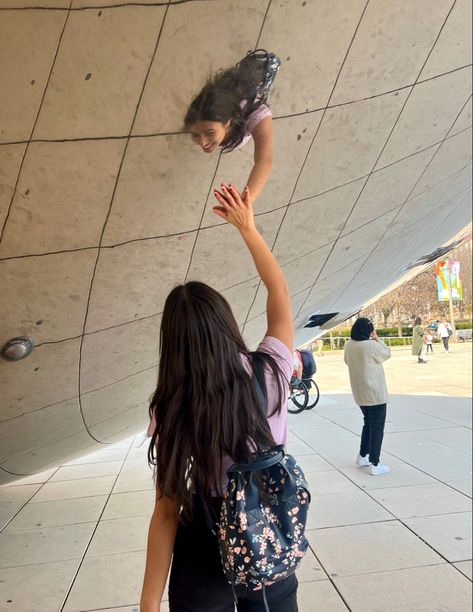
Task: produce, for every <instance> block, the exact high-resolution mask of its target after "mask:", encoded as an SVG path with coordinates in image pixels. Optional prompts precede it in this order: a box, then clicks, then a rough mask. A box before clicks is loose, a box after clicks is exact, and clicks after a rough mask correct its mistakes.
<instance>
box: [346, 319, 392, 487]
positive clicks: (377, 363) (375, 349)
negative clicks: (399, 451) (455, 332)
mask: <svg viewBox="0 0 473 612" xmlns="http://www.w3.org/2000/svg"><path fill="white" fill-rule="evenodd" d="M390 357H391V349H390V348H389V347H387V346H386V345H385V344H384V342H383V340H381V338H379V337H378V335H377V333H376V330H375V329H374V326H373V323H371V321H370V320H369V319H366V318H364V317H360V318H359V319H357V320H356V321H355V323H354V325H353V327H352V329H351V340H349V341H348V342H347V343H346V345H345V355H344V359H345V363H346V364H347V366H348V372H349V375H350V384H351V389H352V393H353V397H354V399H355V402H356V403H357V405H358V406H359V407H360V409H361V411H362V413H363V418H364V425H363V431H362V433H361V445H360V453H359V455H358V456H357V458H356V465H357V466H359V467H369V468H370V473H371V475H372V476H380V475H381V474H387V473H388V472H389V471H390V469H389V467H388V466H387V465H384V464H383V463H381V461H380V460H379V456H380V454H381V445H382V443H383V436H384V424H385V422H386V406H387V403H388V390H387V387H386V378H385V376H384V368H383V362H384V361H386V360H387V359H389V358H390Z"/></svg>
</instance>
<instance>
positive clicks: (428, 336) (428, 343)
mask: <svg viewBox="0 0 473 612" xmlns="http://www.w3.org/2000/svg"><path fill="white" fill-rule="evenodd" d="M424 338H425V346H426V349H427V350H426V351H425V352H426V354H427V355H428V354H429V353H433V352H434V349H433V347H432V342H433V341H434V337H433V336H432V334H431V333H430V329H428V330H427V333H426V334H425V336H424Z"/></svg>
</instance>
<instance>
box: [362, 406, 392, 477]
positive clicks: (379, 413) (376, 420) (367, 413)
mask: <svg viewBox="0 0 473 612" xmlns="http://www.w3.org/2000/svg"><path fill="white" fill-rule="evenodd" d="M360 409H361V412H362V413H363V418H364V421H365V424H364V425H363V431H362V432H361V446H360V455H361V456H362V457H365V456H366V455H369V456H370V462H371V463H372V464H373V465H378V463H379V455H380V453H381V444H382V443H383V436H384V424H385V422H386V404H378V405H377V406H360Z"/></svg>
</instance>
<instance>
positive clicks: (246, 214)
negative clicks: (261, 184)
mask: <svg viewBox="0 0 473 612" xmlns="http://www.w3.org/2000/svg"><path fill="white" fill-rule="evenodd" d="M221 189H222V190H221V191H218V190H217V189H215V190H214V196H215V197H216V199H217V201H218V203H219V206H214V207H213V208H212V210H213V211H214V213H215V214H216V215H218V216H219V217H221V218H222V219H225V221H228V222H229V223H231V224H232V225H234V226H235V227H236V228H238V229H239V230H240V231H242V230H246V229H252V228H254V227H255V222H254V217H253V203H252V201H251V198H250V191H249V189H248V187H245V189H244V190H243V194H242V196H240V194H239V193H238V189H237V188H236V187H235V185H232V184H229V185H224V184H223V183H222V187H221Z"/></svg>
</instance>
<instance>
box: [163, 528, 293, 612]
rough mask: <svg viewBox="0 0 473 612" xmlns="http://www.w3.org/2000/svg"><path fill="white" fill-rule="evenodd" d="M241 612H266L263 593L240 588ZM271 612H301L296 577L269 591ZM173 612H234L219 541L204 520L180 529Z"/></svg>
mask: <svg viewBox="0 0 473 612" xmlns="http://www.w3.org/2000/svg"><path fill="white" fill-rule="evenodd" d="M236 594H237V597H238V607H237V610H238V612H264V610H265V606H264V600H263V593H262V591H250V590H248V589H246V588H245V587H237V588H236ZM266 597H267V600H268V605H269V610H270V612H297V610H298V608H297V579H296V577H295V575H292V576H289V578H286V579H285V580H281V581H279V582H276V584H274V585H271V586H269V587H267V588H266ZM169 610H170V612H234V610H235V604H234V599H233V592H232V587H231V586H230V584H229V583H228V581H227V579H226V578H225V575H224V573H223V569H222V563H221V561H220V552H219V548H218V541H217V537H216V536H215V535H214V534H213V533H212V532H211V531H210V530H209V529H208V528H207V526H206V525H205V520H204V519H203V517H202V516H200V517H199V516H197V517H196V519H195V520H194V523H193V524H192V525H179V527H178V530H177V534H176V542H175V545H174V556H173V560H172V566H171V575H170V579H169Z"/></svg>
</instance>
